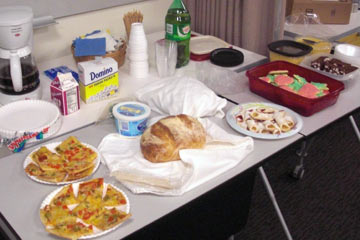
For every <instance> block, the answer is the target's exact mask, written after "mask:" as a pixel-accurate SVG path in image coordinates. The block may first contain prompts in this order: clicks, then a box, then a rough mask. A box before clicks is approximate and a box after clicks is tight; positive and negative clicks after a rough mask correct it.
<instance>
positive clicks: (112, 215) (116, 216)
mask: <svg viewBox="0 0 360 240" xmlns="http://www.w3.org/2000/svg"><path fill="white" fill-rule="evenodd" d="M129 217H131V214H127V213H125V212H123V211H119V210H117V209H116V208H111V209H106V208H104V211H103V212H102V214H99V215H96V217H94V218H93V219H92V224H93V225H94V226H95V227H97V228H99V229H101V230H103V231H104V230H107V229H109V228H112V227H114V226H116V225H118V224H119V223H121V222H124V221H125V220H126V219H128V218H129Z"/></svg>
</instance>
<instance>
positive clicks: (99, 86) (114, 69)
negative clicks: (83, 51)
mask: <svg viewBox="0 0 360 240" xmlns="http://www.w3.org/2000/svg"><path fill="white" fill-rule="evenodd" d="M78 68H79V79H80V82H79V87H80V97H81V99H82V100H83V101H84V102H85V103H91V102H96V101H99V100H104V99H107V98H109V97H112V96H114V95H115V94H116V93H117V92H118V91H119V73H118V63H117V62H116V61H115V60H114V59H113V58H110V57H108V58H99V59H95V60H92V61H87V62H79V63H78Z"/></svg>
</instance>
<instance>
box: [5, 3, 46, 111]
mask: <svg viewBox="0 0 360 240" xmlns="http://www.w3.org/2000/svg"><path fill="white" fill-rule="evenodd" d="M32 21H33V12H32V9H31V8H29V7H25V6H13V7H2V8H0V104H3V105H4V104H6V103H9V102H13V101H16V100H23V99H39V98H41V88H40V80H39V71H38V69H37V67H36V64H35V60H34V59H33V57H32V55H31V51H32V31H33V30H32V28H33V25H32Z"/></svg>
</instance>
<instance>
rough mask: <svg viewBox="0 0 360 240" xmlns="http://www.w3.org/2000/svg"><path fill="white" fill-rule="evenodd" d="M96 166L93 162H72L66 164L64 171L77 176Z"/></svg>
mask: <svg viewBox="0 0 360 240" xmlns="http://www.w3.org/2000/svg"><path fill="white" fill-rule="evenodd" d="M93 166H94V163H93V162H86V161H70V162H67V163H66V164H65V167H64V170H65V171H66V172H68V173H69V174H76V173H80V172H83V171H86V170H88V169H89V168H92V167H93Z"/></svg>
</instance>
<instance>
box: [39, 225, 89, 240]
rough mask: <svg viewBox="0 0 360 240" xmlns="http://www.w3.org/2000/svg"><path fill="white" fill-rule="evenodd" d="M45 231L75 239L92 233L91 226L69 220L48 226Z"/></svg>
mask: <svg viewBox="0 0 360 240" xmlns="http://www.w3.org/2000/svg"><path fill="white" fill-rule="evenodd" d="M46 231H48V232H49V233H52V234H54V235H56V236H59V237H62V238H67V239H72V240H75V239H78V238H80V237H84V236H86V235H90V234H93V226H92V225H86V224H84V223H82V222H76V221H73V220H71V221H64V222H62V223H59V224H56V225H54V226H53V227H48V228H46Z"/></svg>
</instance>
